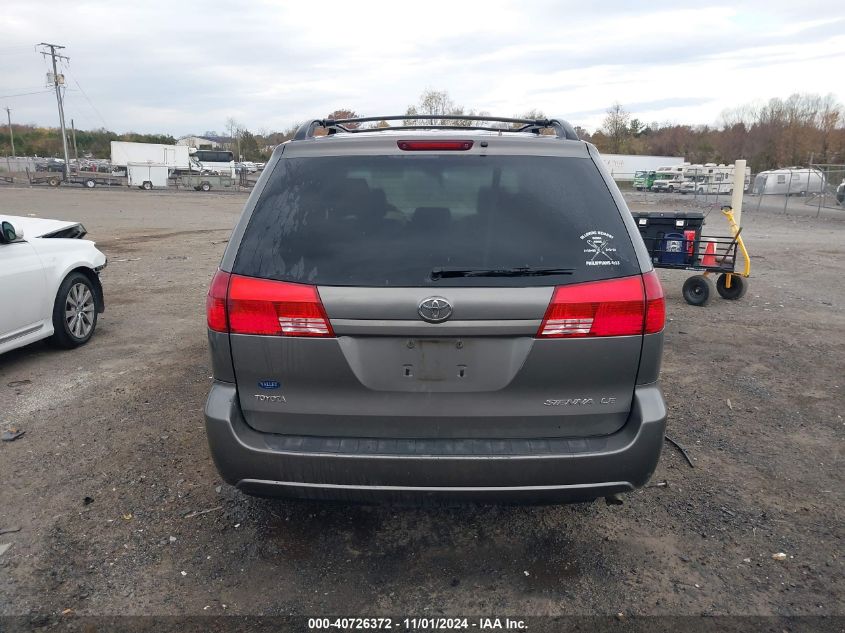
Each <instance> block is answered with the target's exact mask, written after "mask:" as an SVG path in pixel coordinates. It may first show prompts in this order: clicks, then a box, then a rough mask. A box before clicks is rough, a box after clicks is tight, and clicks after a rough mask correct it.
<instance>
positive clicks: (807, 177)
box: [754, 167, 825, 196]
mask: <svg viewBox="0 0 845 633" xmlns="http://www.w3.org/2000/svg"><path fill="white" fill-rule="evenodd" d="M824 186H825V176H824V174H823V173H822V172H821V171H819V170H818V169H812V168H809V167H789V168H786V169H772V170H769V171H761V172H760V173H759V174H757V177H756V178H755V179H754V193H755V194H757V195H769V194H779V195H786V196H805V195H807V194H808V193H813V192H821V191H822V190H823V189H824Z"/></svg>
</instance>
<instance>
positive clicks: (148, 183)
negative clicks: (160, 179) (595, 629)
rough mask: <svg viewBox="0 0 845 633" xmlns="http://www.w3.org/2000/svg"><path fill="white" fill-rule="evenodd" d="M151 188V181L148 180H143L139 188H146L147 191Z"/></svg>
mask: <svg viewBox="0 0 845 633" xmlns="http://www.w3.org/2000/svg"><path fill="white" fill-rule="evenodd" d="M152 188H153V183H151V182H150V181H149V180H145V181H144V184H143V185H141V189H146V190H147V191H149V190H150V189H152Z"/></svg>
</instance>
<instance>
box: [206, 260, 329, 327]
mask: <svg viewBox="0 0 845 633" xmlns="http://www.w3.org/2000/svg"><path fill="white" fill-rule="evenodd" d="M227 288H228V294H227ZM207 312H208V327H209V328H211V329H212V330H216V331H218V332H226V331H228V332H231V333H232V334H261V335H265V336H334V333H333V332H332V327H331V324H330V323H329V319H328V317H327V316H326V311H325V310H324V309H323V304H322V302H321V301H320V295H319V294H318V293H317V288H316V287H315V286H308V285H305V284H292V283H287V282H284V281H272V280H269V279H256V278H254V277H241V276H240V275H229V274H228V273H224V272H222V271H218V273H217V275H215V277H214V280H213V281H212V282H211V289H210V290H209V293H208V301H207Z"/></svg>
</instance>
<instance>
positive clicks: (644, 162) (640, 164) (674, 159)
mask: <svg viewBox="0 0 845 633" xmlns="http://www.w3.org/2000/svg"><path fill="white" fill-rule="evenodd" d="M601 159H602V160H603V161H604V164H605V165H607V169H608V170H609V171H610V175H611V176H613V179H614V180H616V181H620V182H628V181H632V180H634V174H635V173H636V172H638V171H656V170H657V168H658V167H665V166H671V165H683V164H684V157H683V156H635V155H631V154H602V155H601Z"/></svg>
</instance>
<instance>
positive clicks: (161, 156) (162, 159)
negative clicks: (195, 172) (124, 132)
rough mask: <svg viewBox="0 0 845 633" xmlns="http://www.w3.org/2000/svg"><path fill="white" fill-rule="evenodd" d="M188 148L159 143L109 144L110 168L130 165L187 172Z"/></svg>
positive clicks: (117, 142) (115, 142)
mask: <svg viewBox="0 0 845 633" xmlns="http://www.w3.org/2000/svg"><path fill="white" fill-rule="evenodd" d="M190 149H191V148H190V147H187V146H186V145H164V144H161V143H130V142H127V141H112V142H111V164H112V167H126V166H127V165H129V164H130V163H136V164H141V163H147V164H150V165H164V166H165V167H167V168H168V169H170V170H173V171H177V170H178V171H181V170H185V171H187V170H188V167H189V165H190V163H191V157H190Z"/></svg>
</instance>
